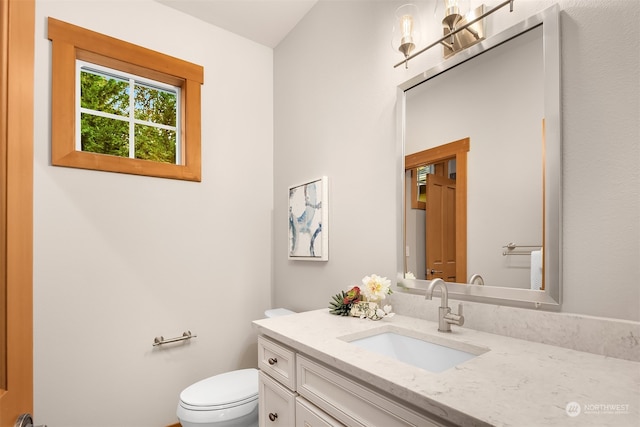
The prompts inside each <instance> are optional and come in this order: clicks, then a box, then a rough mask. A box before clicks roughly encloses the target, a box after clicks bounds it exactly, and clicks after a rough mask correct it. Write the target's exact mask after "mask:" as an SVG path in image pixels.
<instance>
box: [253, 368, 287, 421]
mask: <svg viewBox="0 0 640 427" xmlns="http://www.w3.org/2000/svg"><path fill="white" fill-rule="evenodd" d="M258 378H259V380H258V384H259V398H258V399H259V400H258V410H259V415H258V420H259V426H260V427H291V426H293V425H294V423H295V416H296V394H295V393H293V392H292V391H290V390H287V389H286V388H285V387H283V386H281V385H280V384H278V383H277V382H276V381H275V380H273V378H271V377H269V375H266V374H265V373H264V372H260V374H259V377H258Z"/></svg>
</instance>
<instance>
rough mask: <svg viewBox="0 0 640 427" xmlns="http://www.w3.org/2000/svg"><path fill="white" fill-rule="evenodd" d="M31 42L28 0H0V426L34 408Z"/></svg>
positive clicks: (7, 426) (32, 17)
mask: <svg viewBox="0 0 640 427" xmlns="http://www.w3.org/2000/svg"><path fill="white" fill-rule="evenodd" d="M34 43H35V0H0V50H1V53H0V55H1V56H0V271H2V272H3V273H1V274H0V294H3V296H4V298H0V306H2V312H3V313H2V314H1V315H0V317H3V322H0V328H2V329H3V331H6V333H4V334H0V347H5V346H6V351H4V354H5V355H4V356H3V357H0V370H1V371H2V373H0V427H12V426H13V425H14V424H15V422H16V420H17V418H18V416H19V415H20V414H22V413H33V132H34V125H33V124H34V122H33V107H34V99H33V97H34V51H35V47H34ZM5 309H6V310H5ZM0 351H2V349H0Z"/></svg>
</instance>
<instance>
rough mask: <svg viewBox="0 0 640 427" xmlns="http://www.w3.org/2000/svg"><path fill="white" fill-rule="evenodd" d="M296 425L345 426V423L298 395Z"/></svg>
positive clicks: (318, 426)
mask: <svg viewBox="0 0 640 427" xmlns="http://www.w3.org/2000/svg"><path fill="white" fill-rule="evenodd" d="M296 427H344V425H343V424H340V423H339V422H338V421H336V420H334V419H333V418H331V417H330V416H328V415H327V414H325V413H324V412H322V410H321V409H318V408H317V407H315V406H314V405H312V404H311V403H309V402H307V401H306V400H304V399H302V398H301V397H298V398H296Z"/></svg>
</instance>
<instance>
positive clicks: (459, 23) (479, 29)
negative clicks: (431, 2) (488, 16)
mask: <svg viewBox="0 0 640 427" xmlns="http://www.w3.org/2000/svg"><path fill="white" fill-rule="evenodd" d="M439 4H442V5H443V6H444V11H442V10H440V8H439V7H437V6H436V16H442V15H444V18H442V31H443V35H445V36H449V40H448V41H445V40H443V41H442V42H441V44H442V46H443V56H444V57H445V59H446V58H448V57H450V56H453V55H454V54H456V53H457V52H459V51H461V50H463V49H466V48H468V47H471V46H473V45H474V44H476V43H478V42H481V41H482V40H484V21H483V20H479V21H477V22H476V23H475V24H473V25H468V26H466V27H465V30H466V31H460V32H457V33H454V31H455V30H456V29H457V28H458V27H463V26H464V25H465V24H466V23H467V22H469V21H471V20H473V19H475V18H476V17H478V16H480V15H482V14H483V13H484V5H480V6H478V7H477V8H476V9H474V10H469V0H442V3H441V2H436V5H439Z"/></svg>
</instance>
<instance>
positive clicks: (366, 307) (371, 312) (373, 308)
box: [349, 301, 380, 320]
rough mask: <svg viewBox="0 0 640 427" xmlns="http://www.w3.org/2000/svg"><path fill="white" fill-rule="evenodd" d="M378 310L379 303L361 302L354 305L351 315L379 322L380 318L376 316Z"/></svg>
mask: <svg viewBox="0 0 640 427" xmlns="http://www.w3.org/2000/svg"><path fill="white" fill-rule="evenodd" d="M377 310H378V303H377V302H371V301H360V302H358V303H356V304H353V306H352V307H351V310H350V311H349V315H350V316H353V317H360V318H365V317H366V318H368V319H372V320H379V319H380V317H379V316H378V315H377V314H376V312H377Z"/></svg>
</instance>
